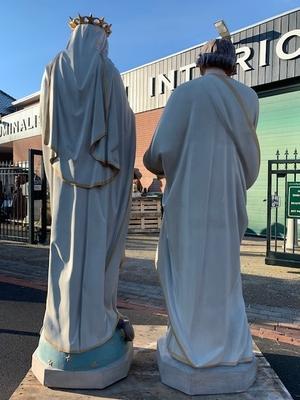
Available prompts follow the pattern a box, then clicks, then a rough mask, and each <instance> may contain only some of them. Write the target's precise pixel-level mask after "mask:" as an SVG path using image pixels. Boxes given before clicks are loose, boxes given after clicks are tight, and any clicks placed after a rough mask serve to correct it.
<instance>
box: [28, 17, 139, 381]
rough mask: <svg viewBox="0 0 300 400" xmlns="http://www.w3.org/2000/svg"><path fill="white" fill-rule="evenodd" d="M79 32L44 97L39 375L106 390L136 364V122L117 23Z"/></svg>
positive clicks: (87, 23) (55, 66) (51, 72)
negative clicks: (47, 223)
mask: <svg viewBox="0 0 300 400" xmlns="http://www.w3.org/2000/svg"><path fill="white" fill-rule="evenodd" d="M70 26H71V28H72V29H73V32H72V35H71V38H70V41H69V43H68V45H67V48H66V49H65V50H64V51H62V52H60V53H59V54H58V55H57V56H56V57H55V58H54V60H53V61H52V62H51V63H50V64H49V65H48V66H47V67H46V71H45V73H44V77H43V81H42V88H41V96H40V117H41V130H42V138H43V155H44V164H45V169H46V174H47V179H48V182H49V188H50V202H51V211H52V228H51V240H50V262H49V280H48V296H47V303H46V312H45V317H44V322H43V327H42V330H41V337H40V342H39V346H38V348H37V350H36V352H35V353H34V355H33V372H34V373H35V375H36V376H37V377H38V379H39V380H40V381H41V382H42V383H43V384H44V385H46V386H56V387H73V388H102V387H104V386H107V385H109V384H111V383H113V382H114V381H116V380H119V379H121V378H123V377H124V376H126V375H127V373H128V369H129V365H130V361H131V356H132V344H131V342H130V340H131V339H132V337H129V336H132V335H128V332H130V329H128V324H129V322H128V321H127V323H126V321H125V322H124V319H123V318H122V317H121V316H120V314H119V313H118V310H117V306H116V301H117V285H118V275H119V267H120V264H121V261H122V257H123V254H124V248H125V239H126V232H127V225H128V212H129V206H130V198H131V187H132V178H133V166H134V158H135V121H134V114H133V112H132V111H131V109H130V107H129V105H128V101H127V97H126V93H125V90H124V86H123V82H122V80H121V77H120V74H119V72H118V71H117V69H116V68H115V66H114V65H113V63H112V62H111V61H110V59H109V58H108V56H107V54H108V41H107V37H108V35H109V34H110V31H111V28H110V25H108V24H107V23H106V22H105V21H104V19H103V18H102V19H99V18H94V17H92V16H90V17H81V16H79V17H78V18H75V19H71V22H70ZM126 324H127V325H126ZM124 326H125V329H124ZM126 326H127V329H126ZM131 334H132V332H131Z"/></svg>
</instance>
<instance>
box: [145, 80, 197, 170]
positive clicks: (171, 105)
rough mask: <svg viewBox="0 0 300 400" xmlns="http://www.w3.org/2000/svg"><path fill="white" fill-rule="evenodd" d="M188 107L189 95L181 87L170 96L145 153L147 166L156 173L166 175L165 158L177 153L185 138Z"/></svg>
mask: <svg viewBox="0 0 300 400" xmlns="http://www.w3.org/2000/svg"><path fill="white" fill-rule="evenodd" d="M188 107H189V100H188V96H187V95H186V93H185V91H184V90H182V88H181V87H179V88H178V89H176V90H175V91H174V92H173V94H172V95H171V97H170V98H169V101H168V103H167V105H166V107H165V109H164V112H163V114H162V116H161V119H160V121H159V123H158V126H157V128H156V131H155V133H154V136H153V138H152V141H151V144H150V146H149V148H148V150H147V151H146V153H145V154H144V160H143V161H144V165H145V167H146V168H147V169H148V170H149V171H151V172H153V173H154V174H156V175H165V171H164V165H163V164H164V158H165V157H168V155H170V154H176V153H177V151H178V148H179V147H180V145H181V143H182V141H183V139H184V133H185V131H186V126H187V121H188Z"/></svg>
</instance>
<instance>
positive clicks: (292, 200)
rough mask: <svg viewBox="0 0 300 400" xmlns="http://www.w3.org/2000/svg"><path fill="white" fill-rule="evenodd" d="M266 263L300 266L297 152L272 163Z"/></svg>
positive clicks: (269, 167)
mask: <svg viewBox="0 0 300 400" xmlns="http://www.w3.org/2000/svg"><path fill="white" fill-rule="evenodd" d="M267 205H268V207H267V251H266V260H265V261H266V264H269V265H283V266H291V267H300V248H299V246H298V239H299V238H298V232H299V230H298V223H299V221H300V159H299V158H298V152H297V150H295V151H294V152H293V153H292V154H289V152H288V150H286V152H285V153H284V156H283V158H281V157H280V153H279V151H277V153H276V159H274V160H269V161H268V199H267Z"/></svg>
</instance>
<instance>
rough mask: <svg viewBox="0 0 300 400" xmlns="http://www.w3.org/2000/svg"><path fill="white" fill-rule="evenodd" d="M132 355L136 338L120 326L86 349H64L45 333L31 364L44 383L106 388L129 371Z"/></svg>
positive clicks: (66, 387) (76, 387)
mask: <svg viewBox="0 0 300 400" xmlns="http://www.w3.org/2000/svg"><path fill="white" fill-rule="evenodd" d="M132 356H133V346H132V341H129V340H128V339H127V338H126V336H124V331H123V329H118V328H117V329H116V331H115V333H114V335H113V336H112V338H111V339H110V340H109V341H108V342H106V343H104V344H103V345H102V346H99V347H96V348H95V349H92V350H89V351H86V352H84V353H64V352H60V351H58V350H56V349H55V348H54V347H53V346H52V345H51V344H49V343H48V342H47V341H46V340H45V339H43V337H41V338H40V342H39V345H38V348H37V349H36V351H35V352H34V354H33V356H32V367H31V368H32V372H33V373H34V375H35V376H36V378H37V379H38V380H39V382H40V383H41V384H42V385H44V386H48V387H55V388H64V389H103V388H105V387H107V386H109V385H111V384H113V383H115V382H117V381H119V380H120V379H123V378H125V377H126V376H127V375H128V372H129V368H130V365H131V362H132Z"/></svg>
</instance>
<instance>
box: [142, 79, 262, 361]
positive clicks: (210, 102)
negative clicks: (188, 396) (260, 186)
mask: <svg viewBox="0 0 300 400" xmlns="http://www.w3.org/2000/svg"><path fill="white" fill-rule="evenodd" d="M224 80H227V81H226V82H227V84H226V82H225V81H224ZM228 84H230V85H231V87H234V88H235V90H236V91H237V92H238V93H239V95H240V96H241V97H242V101H243V104H244V106H243V108H244V110H243V109H242V107H241V105H240V104H239V101H238V100H237V98H236V95H235V94H233V92H232V90H231V89H230V88H229V87H228V86H227V85H228ZM245 109H246V110H247V111H246V110H245ZM245 111H246V112H247V116H246V115H245V114H246V112H245ZM257 118H258V99H257V96H256V94H255V92H254V91H253V90H252V89H250V88H248V87H246V86H245V85H242V84H240V83H239V82H236V81H234V80H233V79H231V78H228V77H226V76H217V75H216V74H209V75H207V76H204V77H202V78H199V79H196V80H193V81H191V82H188V83H186V84H183V85H181V86H180V87H178V88H177V89H176V90H175V91H174V93H173V94H172V95H171V97H170V99H169V101H168V104H167V106H166V108H165V110H164V113H163V115H162V118H161V120H160V122H159V125H158V128H157V131H156V133H155V135H154V137H153V140H152V143H151V145H150V148H149V150H148V151H147V152H146V154H145V157H144V163H145V166H146V167H147V168H148V169H149V170H150V171H152V172H153V173H156V174H164V175H165V177H166V188H165V192H164V196H163V206H164V217H163V223H162V228H161V233H160V240H159V246H158V254H157V257H158V258H157V268H158V272H159V276H160V280H161V285H162V288H163V291H164V295H165V299H166V304H167V309H168V314H169V320H170V327H169V330H168V333H167V346H168V350H169V352H170V354H171V355H172V356H173V357H174V358H175V359H177V360H179V361H182V362H184V363H186V364H189V365H191V366H193V367H199V368H200V367H211V366H216V365H236V364H237V363H240V362H247V361H251V360H252V358H253V353H252V340H251V335H250V331H249V327H248V323H247V317H246V313H245V305H244V300H243V296H242V287H241V275H240V242H241V239H242V237H243V235H244V232H245V230H246V227H247V213H246V189H247V188H249V187H250V186H251V185H252V184H253V183H254V181H255V179H256V177H257V175H258V171H259V164H260V153H259V146H258V141H257V137H256V133H255V128H254V126H255V125H256V123H257Z"/></svg>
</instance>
